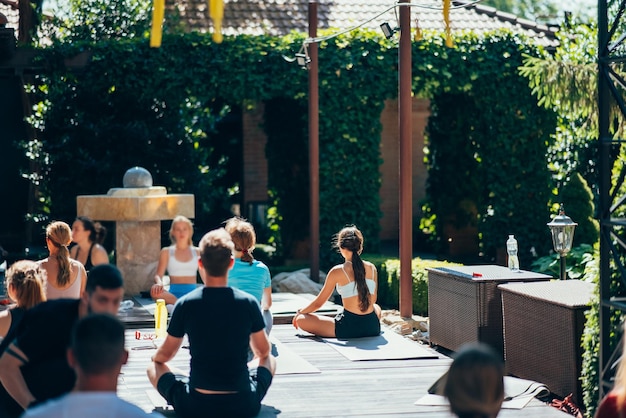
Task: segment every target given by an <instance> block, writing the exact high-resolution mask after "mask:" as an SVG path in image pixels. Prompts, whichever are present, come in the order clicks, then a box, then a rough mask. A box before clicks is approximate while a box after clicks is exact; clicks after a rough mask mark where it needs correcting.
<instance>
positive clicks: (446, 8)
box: [443, 0, 454, 48]
mask: <svg viewBox="0 0 626 418" xmlns="http://www.w3.org/2000/svg"><path fill="white" fill-rule="evenodd" d="M443 21H444V22H445V24H446V46H447V47H448V48H452V47H453V46H454V43H453V42H452V31H451V29H450V0H443Z"/></svg>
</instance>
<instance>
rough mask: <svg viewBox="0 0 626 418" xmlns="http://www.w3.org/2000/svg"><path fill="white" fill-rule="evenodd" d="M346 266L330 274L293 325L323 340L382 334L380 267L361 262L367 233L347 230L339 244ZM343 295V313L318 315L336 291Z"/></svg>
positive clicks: (298, 312)
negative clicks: (377, 269)
mask: <svg viewBox="0 0 626 418" xmlns="http://www.w3.org/2000/svg"><path fill="white" fill-rule="evenodd" d="M335 245H336V247H337V248H338V250H339V252H340V253H341V256H342V257H343V258H344V260H345V261H344V263H343V264H338V265H336V266H335V267H333V268H332V269H331V270H330V271H329V272H328V274H327V275H326V281H325V282H324V287H322V290H321V291H320V293H319V294H318V295H317V297H316V298H315V299H314V300H313V301H312V302H311V303H309V304H308V305H307V306H305V307H304V308H302V309H298V311H297V313H296V315H295V316H294V318H293V321H292V323H293V326H294V327H296V328H300V329H301V330H303V331H306V332H310V333H311V334H315V335H317V336H320V337H336V338H344V339H345V338H358V337H371V336H376V335H379V334H380V306H378V305H377V304H376V294H377V291H378V277H377V272H376V267H375V266H374V265H373V264H372V263H370V262H368V261H363V260H362V259H361V252H362V251H363V234H362V233H361V231H359V230H358V229H357V228H356V227H355V226H348V227H345V228H343V229H342V230H341V231H339V233H338V234H337V239H336V243H335ZM334 289H337V292H338V293H339V295H340V296H341V300H342V304H343V312H342V313H340V314H338V315H337V316H336V317H335V318H334V319H333V318H330V317H327V316H321V315H316V314H314V312H315V311H317V310H318V309H320V308H321V307H322V305H324V303H326V301H328V299H329V298H330V296H331V295H332V293H333V290H334Z"/></svg>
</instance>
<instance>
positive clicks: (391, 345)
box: [323, 329, 439, 361]
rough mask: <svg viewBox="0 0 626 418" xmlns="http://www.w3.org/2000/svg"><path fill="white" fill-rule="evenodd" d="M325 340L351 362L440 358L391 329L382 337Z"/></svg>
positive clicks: (383, 333)
mask: <svg viewBox="0 0 626 418" xmlns="http://www.w3.org/2000/svg"><path fill="white" fill-rule="evenodd" d="M323 340H324V342H325V343H327V344H329V345H330V346H331V347H332V348H334V349H335V350H337V351H338V352H339V353H340V354H341V355H343V356H344V357H345V358H347V359H348V360H351V361H361V360H403V359H417V358H420V359H421V358H439V355H438V354H437V353H436V352H434V351H432V350H431V349H428V348H425V347H424V346H422V345H421V344H420V343H418V342H416V341H412V340H410V339H408V338H406V337H403V336H402V335H399V334H397V333H396V332H394V331H392V330H389V329H383V331H382V333H381V335H379V336H377V337H364V338H353V339H349V340H338V339H336V338H323Z"/></svg>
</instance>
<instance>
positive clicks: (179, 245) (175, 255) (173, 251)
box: [150, 215, 200, 305]
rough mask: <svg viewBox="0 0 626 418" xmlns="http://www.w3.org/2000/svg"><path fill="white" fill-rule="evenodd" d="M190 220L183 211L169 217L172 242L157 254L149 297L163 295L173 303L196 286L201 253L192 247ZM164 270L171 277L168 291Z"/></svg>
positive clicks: (166, 300) (166, 301) (153, 297)
mask: <svg viewBox="0 0 626 418" xmlns="http://www.w3.org/2000/svg"><path fill="white" fill-rule="evenodd" d="M192 237H193V224H192V223H191V221H190V220H189V219H188V218H187V217H185V216H182V215H178V216H176V217H175V218H174V219H173V220H172V226H171V227H170V239H171V240H172V245H171V246H169V247H163V248H162V249H161V253H160V254H159V264H158V265H157V271H156V275H155V276H154V284H153V285H152V287H151V288H150V296H151V297H152V299H154V300H156V299H164V300H165V303H166V304H168V305H173V304H174V303H176V300H178V298H180V297H181V296H183V295H186V294H187V293H189V292H191V291H192V290H194V289H196V288H197V287H198V284H197V274H198V258H199V255H200V253H199V252H198V248H196V247H194V245H193V241H192ZM166 271H167V273H168V275H169V279H170V287H169V291H167V290H165V288H164V285H163V276H164V275H165V272H166Z"/></svg>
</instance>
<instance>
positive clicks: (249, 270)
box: [224, 217, 273, 334]
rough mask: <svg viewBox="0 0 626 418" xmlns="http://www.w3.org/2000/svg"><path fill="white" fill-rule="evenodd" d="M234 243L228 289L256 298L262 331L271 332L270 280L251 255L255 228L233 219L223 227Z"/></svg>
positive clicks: (254, 240) (267, 273)
mask: <svg viewBox="0 0 626 418" xmlns="http://www.w3.org/2000/svg"><path fill="white" fill-rule="evenodd" d="M224 228H225V229H226V231H227V232H228V233H229V234H230V237H231V239H232V240H233V243H234V244H235V264H234V265H233V268H232V269H231V270H230V271H229V272H228V286H231V287H234V288H237V289H239V290H243V291H244V292H248V293H249V294H251V295H252V296H254V297H255V298H256V300H257V301H258V302H259V306H260V307H261V311H262V312H263V319H264V320H265V330H266V332H267V333H268V334H269V333H270V331H271V330H272V322H273V319H272V313H271V312H270V308H271V307H272V277H271V275H270V270H269V268H267V266H266V265H265V264H264V263H263V262H261V261H258V260H255V259H254V257H253V256H252V251H253V250H254V246H255V245H256V233H255V232H254V227H253V226H252V224H251V223H250V222H247V221H246V220H245V219H242V218H239V217H234V218H230V219H229V220H227V221H226V225H225V227H224Z"/></svg>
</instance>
